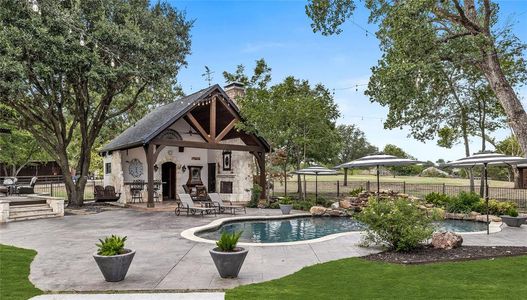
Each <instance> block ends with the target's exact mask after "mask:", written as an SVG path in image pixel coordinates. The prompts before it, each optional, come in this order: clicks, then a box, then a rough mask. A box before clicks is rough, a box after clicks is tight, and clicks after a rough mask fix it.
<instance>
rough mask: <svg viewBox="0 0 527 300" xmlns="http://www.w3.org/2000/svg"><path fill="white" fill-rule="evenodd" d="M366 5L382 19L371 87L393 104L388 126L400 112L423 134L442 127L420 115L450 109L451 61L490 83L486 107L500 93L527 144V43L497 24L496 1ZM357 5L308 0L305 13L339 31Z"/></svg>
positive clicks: (376, 0)
mask: <svg viewBox="0 0 527 300" xmlns="http://www.w3.org/2000/svg"><path fill="white" fill-rule="evenodd" d="M365 5H366V7H367V8H368V9H369V10H370V18H369V20H370V22H375V23H378V24H379V30H378V31H377V33H376V35H377V38H378V39H379V41H380V46H381V50H382V52H383V55H382V57H381V59H380V60H379V62H378V64H377V66H375V67H373V68H372V73H373V75H372V80H371V81H370V84H369V88H368V93H369V95H370V96H371V97H372V100H373V101H378V102H379V103H381V104H384V105H389V107H390V112H389V118H388V121H387V127H390V126H400V124H397V122H396V121H397V120H398V119H399V118H401V119H402V121H401V122H404V124H408V123H409V122H410V120H411V121H412V123H411V124H409V125H411V126H412V128H414V129H415V130H416V132H413V134H415V135H417V136H418V137H419V135H422V134H424V136H421V137H427V134H430V133H431V132H432V134H433V133H434V132H437V128H434V127H433V126H432V127H430V126H426V127H424V128H421V125H422V124H423V123H424V122H425V121H419V117H418V116H419V115H422V116H424V118H423V120H429V119H432V120H436V119H437V117H436V116H437V115H442V113H441V111H440V112H439V113H438V110H442V109H448V106H446V105H443V103H444V101H445V100H447V97H446V96H447V95H448V93H449V92H450V91H451V90H452V89H451V88H449V86H448V82H446V81H445V79H446V76H445V70H449V69H453V70H455V71H456V72H457V73H456V74H458V75H459V74H460V75H462V76H463V80H466V79H467V78H469V76H470V77H472V78H474V82H478V83H481V82H485V83H486V84H485V85H486V86H487V88H488V89H489V90H490V91H491V92H492V95H491V97H486V98H487V99H486V101H485V102H486V103H488V104H489V105H487V107H493V105H492V103H491V101H493V100H492V98H493V97H495V99H497V101H498V102H499V104H500V106H501V107H502V109H503V112H504V113H505V114H506V116H507V122H508V123H509V126H510V127H511V128H512V130H513V132H514V134H515V135H516V136H517V137H518V141H519V144H520V145H521V146H522V148H523V149H524V151H525V150H527V114H526V112H525V109H524V108H523V106H522V104H521V102H520V101H519V99H518V96H517V94H516V93H515V91H514V87H515V86H517V85H521V84H524V83H525V82H526V74H527V72H526V71H525V70H526V67H525V65H526V62H525V58H524V56H523V53H524V50H525V44H523V43H522V42H521V41H519V40H518V39H517V37H516V36H514V35H513V34H512V33H511V31H510V27H505V28H502V27H499V22H498V20H499V14H498V11H499V6H498V5H497V4H496V3H494V2H492V1H490V0H482V1H478V2H477V3H476V2H475V1H473V0H465V1H461V0H448V1H433V0H431V1H423V0H408V1H385V0H368V1H365ZM354 9H355V3H354V1H353V0H336V1H330V0H310V1H309V3H308V5H307V6H306V13H307V15H308V16H309V17H310V18H311V19H312V21H313V22H312V25H311V26H312V28H313V30H314V31H315V32H316V31H319V32H321V33H322V34H324V35H330V34H338V33H340V32H341V25H342V24H343V23H344V22H346V20H347V19H349V18H350V17H351V16H352V14H353V11H354ZM489 101H490V102H489ZM474 103H476V102H474ZM474 103H471V106H470V107H473V105H472V104H474ZM413 110H415V113H410V114H409V115H405V114H403V112H409V111H410V112H411V111H413ZM434 124H437V122H434ZM440 127H441V126H440ZM429 129H431V130H429Z"/></svg>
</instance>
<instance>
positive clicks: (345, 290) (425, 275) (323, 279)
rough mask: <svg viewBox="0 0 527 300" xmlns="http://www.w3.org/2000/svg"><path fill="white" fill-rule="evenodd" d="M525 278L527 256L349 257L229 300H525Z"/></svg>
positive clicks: (237, 292) (241, 290) (235, 293)
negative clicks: (416, 261)
mask: <svg viewBox="0 0 527 300" xmlns="http://www.w3.org/2000/svg"><path fill="white" fill-rule="evenodd" d="M247 267H250V266H247ZM242 272H243V271H242ZM525 274H527V256H519V257H510V258H500V259H496V260H477V261H468V262H455V263H436V264H427V265H412V266H405V265H396V264H389V263H381V262H372V261H368V260H364V259H361V258H350V259H343V260H337V261H333V262H329V263H324V264H318V265H315V266H311V267H306V268H304V269H302V270H300V271H299V272H297V273H294V274H292V275H289V276H286V277H283V278H281V279H276V280H272V281H268V282H264V283H258V284H251V285H245V286H240V287H237V288H234V289H231V290H228V291H227V293H226V299H303V300H304V299H454V298H455V299H525V295H527V284H526V283H527V279H526V277H525Z"/></svg>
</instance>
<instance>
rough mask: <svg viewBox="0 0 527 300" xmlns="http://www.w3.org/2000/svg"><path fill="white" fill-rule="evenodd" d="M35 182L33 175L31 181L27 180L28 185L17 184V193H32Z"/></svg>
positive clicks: (35, 178)
mask: <svg viewBox="0 0 527 300" xmlns="http://www.w3.org/2000/svg"><path fill="white" fill-rule="evenodd" d="M36 183H37V177H33V178H31V182H29V185H21V186H17V188H16V190H17V192H18V194H34V193H35V184H36Z"/></svg>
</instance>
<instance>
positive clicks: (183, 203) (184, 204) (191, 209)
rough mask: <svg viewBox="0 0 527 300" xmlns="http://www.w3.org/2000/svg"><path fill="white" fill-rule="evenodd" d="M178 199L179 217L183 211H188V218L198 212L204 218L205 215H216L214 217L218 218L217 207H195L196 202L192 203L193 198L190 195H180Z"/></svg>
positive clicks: (177, 213) (177, 211) (177, 212)
mask: <svg viewBox="0 0 527 300" xmlns="http://www.w3.org/2000/svg"><path fill="white" fill-rule="evenodd" d="M178 197H179V201H180V202H178V205H177V207H176V210H175V213H176V215H177V216H179V214H180V213H181V210H186V211H187V216H188V215H190V214H192V215H195V214H196V213H198V212H199V213H200V214H201V216H202V217H203V216H204V213H207V214H208V213H214V216H216V208H215V207H203V206H195V204H194V201H192V198H190V195H189V194H178Z"/></svg>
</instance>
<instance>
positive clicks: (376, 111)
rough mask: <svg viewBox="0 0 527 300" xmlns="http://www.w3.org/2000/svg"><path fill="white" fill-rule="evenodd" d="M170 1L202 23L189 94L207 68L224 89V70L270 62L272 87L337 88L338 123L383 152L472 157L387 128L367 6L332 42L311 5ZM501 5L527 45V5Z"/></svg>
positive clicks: (520, 0)
mask: <svg viewBox="0 0 527 300" xmlns="http://www.w3.org/2000/svg"><path fill="white" fill-rule="evenodd" d="M169 2H170V3H171V4H172V5H174V6H175V7H177V8H178V9H180V10H184V11H185V12H186V15H187V18H188V19H191V20H194V27H193V28H192V30H191V35H192V54H191V55H190V56H188V57H187V62H188V66H187V67H186V68H184V69H182V70H181V71H180V73H179V74H178V82H179V84H180V85H181V86H182V88H183V90H184V92H185V93H186V94H189V93H192V92H194V91H197V90H200V89H202V88H204V87H206V86H208V83H207V82H206V80H205V78H204V77H203V76H202V74H203V73H204V70H205V66H208V67H209V68H210V69H211V70H212V71H213V72H214V74H213V83H218V84H220V85H222V86H223V85H225V80H224V78H223V76H222V73H223V71H229V72H233V71H234V70H235V69H236V66H237V65H239V64H243V65H245V66H246V70H248V71H249V72H252V69H253V67H254V64H255V61H256V60H257V59H260V58H264V59H265V60H266V62H267V64H268V65H269V66H270V67H271V68H272V77H273V80H272V83H278V82H280V81H282V80H283V79H284V78H285V77H286V76H290V75H292V76H295V77H296V78H300V79H307V80H309V81H310V83H312V84H316V83H322V84H324V85H325V86H326V87H327V88H329V89H332V90H334V97H335V102H336V103H337V104H338V106H339V109H340V112H341V117H340V118H339V120H338V121H337V123H338V124H355V125H357V126H358V127H359V128H360V129H361V130H362V131H364V132H365V134H366V137H367V139H368V141H369V142H370V143H372V144H374V145H375V146H377V147H379V148H380V149H382V148H383V147H384V146H385V145H386V144H395V145H397V146H399V147H401V148H402V149H403V150H405V151H406V152H407V153H409V154H411V155H412V156H414V157H416V158H418V159H420V160H430V161H434V162H435V161H437V160H438V159H440V158H442V159H445V160H447V161H449V160H454V159H458V158H461V157H463V156H465V155H464V147H463V145H462V144H458V145H455V146H454V147H453V148H451V149H446V148H441V147H439V146H437V145H436V141H433V140H432V141H427V142H426V143H422V142H420V141H417V140H415V139H412V138H411V137H408V133H409V130H408V129H407V128H402V129H394V130H387V129H384V126H383V122H384V121H385V119H386V115H387V112H388V109H387V108H384V107H382V106H380V105H379V104H377V103H372V102H370V100H369V98H368V97H367V96H365V95H364V89H365V87H366V86H365V85H366V84H367V83H368V79H369V77H370V75H371V71H370V70H371V67H373V66H375V65H376V63H377V61H378V60H379V58H380V57H381V54H382V53H381V51H380V49H379V43H378V41H377V39H376V37H375V36H374V33H375V31H376V30H377V26H376V25H375V24H369V23H368V15H369V13H368V11H367V10H366V8H364V5H363V2H357V3H358V5H357V9H356V10H355V12H354V15H353V18H352V21H351V22H350V21H348V22H347V23H345V24H344V25H343V29H344V30H343V32H342V33H341V34H340V35H337V36H329V37H326V36H322V35H321V34H319V33H313V31H312V30H311V27H310V20H309V18H308V17H307V16H306V14H305V8H304V6H305V1H249V0H246V1H201V0H188V1H173V0H170V1H169ZM498 2H499V4H500V8H501V9H500V19H501V20H503V22H508V23H511V24H513V28H514V30H513V31H514V33H515V34H516V35H517V36H518V37H519V38H520V40H522V41H523V42H527V0H502V1H498ZM249 74H251V73H249ZM518 93H519V95H520V98H521V101H522V103H523V105H524V107H526V108H527V88H526V87H522V88H520V89H519V90H518ZM510 134H511V131H510V129H503V130H500V131H498V132H496V133H494V136H495V137H496V138H497V139H498V140H501V139H504V138H505V137H507V136H508V135H510ZM480 144H481V142H480V140H479V139H478V138H472V139H471V152H477V151H478V150H479V149H480V147H481V146H480ZM488 147H490V148H492V147H491V146H490V145H489V146H488Z"/></svg>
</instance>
